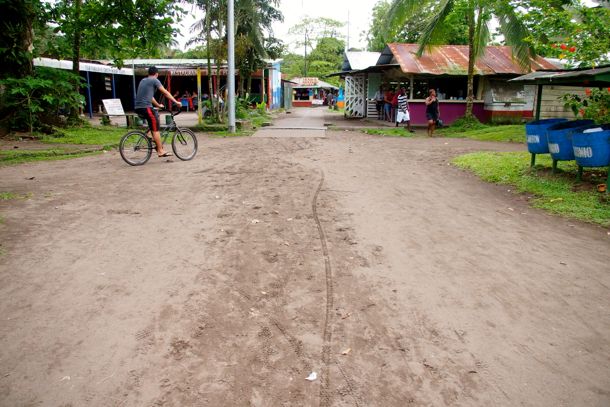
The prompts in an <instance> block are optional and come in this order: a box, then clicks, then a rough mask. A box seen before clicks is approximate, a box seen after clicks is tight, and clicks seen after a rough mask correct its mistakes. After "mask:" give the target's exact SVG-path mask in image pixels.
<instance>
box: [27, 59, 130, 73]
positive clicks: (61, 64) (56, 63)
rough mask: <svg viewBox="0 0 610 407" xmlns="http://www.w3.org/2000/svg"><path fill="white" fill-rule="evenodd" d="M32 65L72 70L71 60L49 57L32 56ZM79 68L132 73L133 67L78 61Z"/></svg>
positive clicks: (101, 71) (98, 71)
mask: <svg viewBox="0 0 610 407" xmlns="http://www.w3.org/2000/svg"><path fill="white" fill-rule="evenodd" d="M33 62H34V66H44V67H47V68H57V69H65V70H68V71H71V70H72V61H66V60H60V59H51V58H34V60H33ZM78 66H79V70H80V71H82V72H97V73H105V74H116V75H129V76H132V75H133V69H131V68H120V69H119V68H115V67H114V66H109V65H103V64H92V63H90V62H80V63H79V64H78Z"/></svg>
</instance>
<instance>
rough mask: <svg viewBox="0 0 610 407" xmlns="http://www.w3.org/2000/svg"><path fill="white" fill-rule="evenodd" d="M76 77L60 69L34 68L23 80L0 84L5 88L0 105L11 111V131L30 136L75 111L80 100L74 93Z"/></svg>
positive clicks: (5, 81)
mask: <svg viewBox="0 0 610 407" xmlns="http://www.w3.org/2000/svg"><path fill="white" fill-rule="evenodd" d="M79 81H81V78H80V77H77V76H74V75H73V74H72V73H70V72H67V71H63V70H60V69H50V68H37V69H36V70H35V71H34V74H33V75H31V76H26V77H24V78H9V79H5V80H3V81H0V85H1V86H3V87H4V88H5V91H4V94H3V106H5V108H6V109H7V112H12V113H13V115H12V123H11V126H10V127H11V128H12V129H15V130H25V129H27V130H28V131H29V132H30V133H33V131H34V129H38V128H40V126H42V125H44V124H47V125H49V124H50V125H58V124H60V123H61V122H60V121H59V115H60V114H62V113H63V112H66V111H69V110H71V109H76V108H78V107H80V106H81V105H82V104H83V103H84V98H83V96H81V95H80V94H79V93H77V92H76V91H75V90H74V84H75V83H78V82H79Z"/></svg>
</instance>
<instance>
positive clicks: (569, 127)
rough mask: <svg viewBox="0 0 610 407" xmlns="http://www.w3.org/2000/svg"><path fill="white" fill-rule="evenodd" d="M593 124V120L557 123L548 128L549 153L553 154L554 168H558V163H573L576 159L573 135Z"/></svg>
mask: <svg viewBox="0 0 610 407" xmlns="http://www.w3.org/2000/svg"><path fill="white" fill-rule="evenodd" d="M591 124H593V120H572V121H569V122H562V123H557V124H554V125H552V126H550V127H548V128H547V133H546V134H547V138H548V142H549V152H550V153H551V158H553V168H555V167H556V165H557V161H571V160H573V159H574V149H573V148H572V133H574V132H575V131H578V130H580V129H581V128H583V127H584V126H589V125H591Z"/></svg>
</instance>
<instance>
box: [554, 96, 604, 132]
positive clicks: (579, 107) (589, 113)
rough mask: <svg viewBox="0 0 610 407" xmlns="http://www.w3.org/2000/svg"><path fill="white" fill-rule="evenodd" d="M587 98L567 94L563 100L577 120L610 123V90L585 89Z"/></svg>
mask: <svg viewBox="0 0 610 407" xmlns="http://www.w3.org/2000/svg"><path fill="white" fill-rule="evenodd" d="M585 94H586V97H585V98H581V97H580V96H578V95H572V94H567V95H563V96H562V97H561V98H562V99H563V101H564V105H565V107H567V108H569V109H571V110H572V112H573V113H574V116H575V117H576V118H578V117H582V118H584V119H591V120H593V121H595V123H598V124H604V123H610V88H607V89H585Z"/></svg>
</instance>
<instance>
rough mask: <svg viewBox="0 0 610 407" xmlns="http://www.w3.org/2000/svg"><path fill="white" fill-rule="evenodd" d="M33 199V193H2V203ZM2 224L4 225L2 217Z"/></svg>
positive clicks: (0, 199) (0, 198)
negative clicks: (12, 200)
mask: <svg viewBox="0 0 610 407" xmlns="http://www.w3.org/2000/svg"><path fill="white" fill-rule="evenodd" d="M31 197H32V194H31V193H27V194H16V193H14V192H0V201H9V200H11V199H29V198H31ZM0 223H2V217H0Z"/></svg>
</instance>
